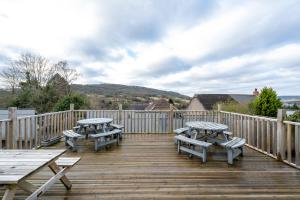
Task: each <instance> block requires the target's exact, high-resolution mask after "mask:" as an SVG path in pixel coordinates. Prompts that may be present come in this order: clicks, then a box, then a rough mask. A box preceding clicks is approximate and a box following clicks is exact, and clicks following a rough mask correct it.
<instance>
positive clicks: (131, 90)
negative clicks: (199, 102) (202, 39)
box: [71, 83, 189, 99]
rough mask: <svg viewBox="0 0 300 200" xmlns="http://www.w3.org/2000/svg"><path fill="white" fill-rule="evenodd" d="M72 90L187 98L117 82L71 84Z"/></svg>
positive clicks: (84, 92) (90, 92)
mask: <svg viewBox="0 0 300 200" xmlns="http://www.w3.org/2000/svg"><path fill="white" fill-rule="evenodd" d="M71 88H72V90H73V91H75V92H79V93H83V94H97V95H104V96H135V97H145V96H157V97H158V96H161V97H172V98H180V99H189V97H188V96H186V95H182V94H179V93H177V92H172V91H164V90H158V89H153V88H147V87H140V86H127V85H119V84H107V83H103V84H88V85H80V84H73V85H72V86H71Z"/></svg>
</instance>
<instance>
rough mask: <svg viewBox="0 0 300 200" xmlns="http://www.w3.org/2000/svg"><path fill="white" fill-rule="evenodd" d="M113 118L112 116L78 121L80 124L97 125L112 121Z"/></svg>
mask: <svg viewBox="0 0 300 200" xmlns="http://www.w3.org/2000/svg"><path fill="white" fill-rule="evenodd" d="M112 121H113V119H111V118H90V119H82V120H79V121H77V124H79V125H86V124H87V125H96V124H107V123H111V122H112Z"/></svg>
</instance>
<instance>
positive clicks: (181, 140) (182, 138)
mask: <svg viewBox="0 0 300 200" xmlns="http://www.w3.org/2000/svg"><path fill="white" fill-rule="evenodd" d="M175 138H176V140H177V150H178V153H181V151H184V152H187V153H189V154H193V155H195V156H198V157H200V158H202V161H203V162H206V157H207V156H206V149H207V148H208V147H209V146H210V145H212V144H211V143H208V142H203V141H200V140H195V139H191V138H188V137H185V136H183V135H176V136H175ZM184 143H185V144H189V145H191V147H192V149H190V148H188V147H185V146H183V144H184ZM195 146H199V147H200V152H198V151H196V150H195ZM201 150H202V152H201Z"/></svg>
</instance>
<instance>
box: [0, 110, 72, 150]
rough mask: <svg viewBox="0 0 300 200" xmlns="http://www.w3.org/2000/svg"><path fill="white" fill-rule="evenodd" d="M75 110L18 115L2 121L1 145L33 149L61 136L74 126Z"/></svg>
mask: <svg viewBox="0 0 300 200" xmlns="http://www.w3.org/2000/svg"><path fill="white" fill-rule="evenodd" d="M72 112H73V111H62V112H53V113H45V114H40V115H32V116H26V117H18V118H15V119H6V120H1V121H0V147H1V148H5V149H32V148H38V147H40V146H41V145H42V144H43V143H47V142H48V141H51V140H53V139H54V138H59V137H61V136H62V131H63V130H66V129H70V128H72V127H73V125H74V123H73V116H72Z"/></svg>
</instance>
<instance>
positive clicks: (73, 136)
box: [63, 130, 83, 151]
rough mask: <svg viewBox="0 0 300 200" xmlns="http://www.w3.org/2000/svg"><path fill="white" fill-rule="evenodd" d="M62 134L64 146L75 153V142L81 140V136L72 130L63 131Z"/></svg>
mask: <svg viewBox="0 0 300 200" xmlns="http://www.w3.org/2000/svg"><path fill="white" fill-rule="evenodd" d="M63 134H64V137H65V144H66V145H69V146H70V147H71V150H72V151H77V140H78V139H80V138H83V136H82V135H80V134H79V133H76V132H74V131H73V130H66V131H63Z"/></svg>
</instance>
